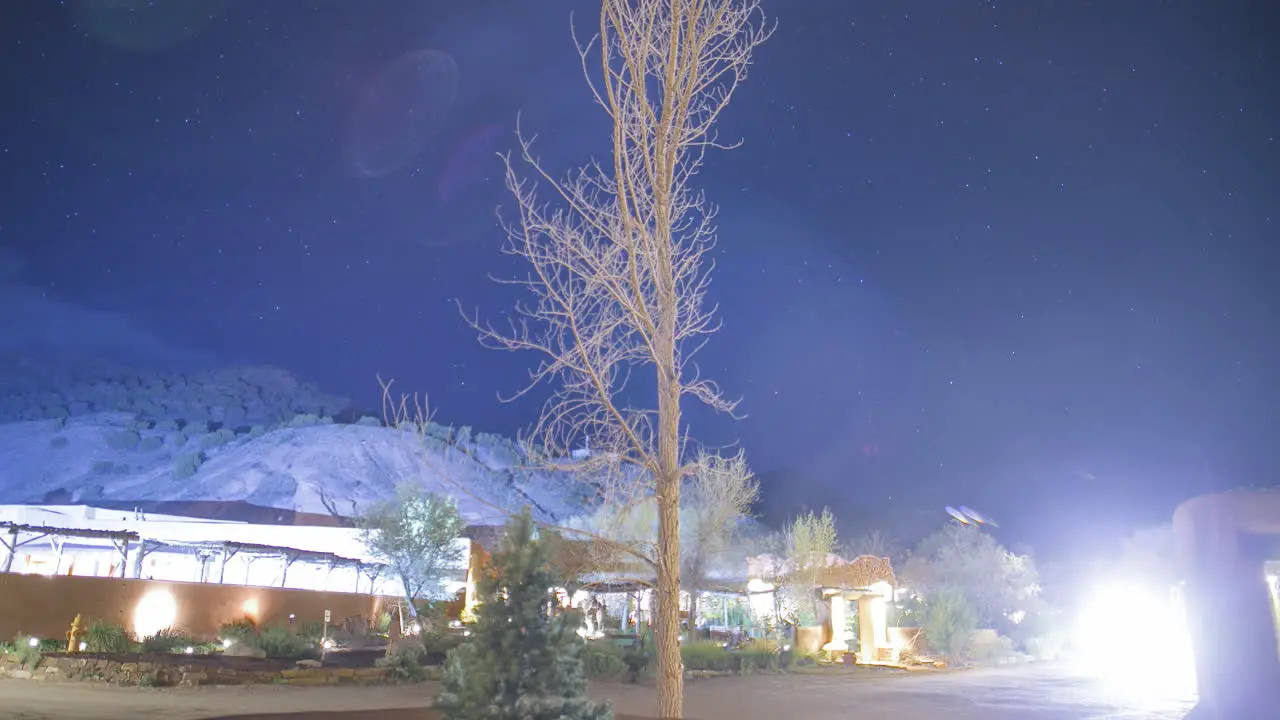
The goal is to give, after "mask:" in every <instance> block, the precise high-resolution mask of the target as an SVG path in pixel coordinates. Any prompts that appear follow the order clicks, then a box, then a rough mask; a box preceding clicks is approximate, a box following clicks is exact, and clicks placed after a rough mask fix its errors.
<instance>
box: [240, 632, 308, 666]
mask: <svg viewBox="0 0 1280 720" xmlns="http://www.w3.org/2000/svg"><path fill="white" fill-rule="evenodd" d="M252 644H254V645H256V646H257V647H258V648H259V649H261V650H262V651H263V652H265V653H266V654H267V657H271V658H284V659H286V660H297V659H301V658H306V657H312V656H314V655H316V654H317V653H318V650H319V648H318V647H317V646H316V644H315V643H313V642H310V641H308V640H307V639H306V638H303V637H299V636H298V635H297V634H296V633H294V632H293V631H292V630H290V629H289V628H286V627H281V626H279V625H268V626H267V627H264V628H262V630H261V631H260V632H259V633H258V637H257V642H256V643H252Z"/></svg>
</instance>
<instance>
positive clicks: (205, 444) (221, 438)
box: [200, 428, 236, 450]
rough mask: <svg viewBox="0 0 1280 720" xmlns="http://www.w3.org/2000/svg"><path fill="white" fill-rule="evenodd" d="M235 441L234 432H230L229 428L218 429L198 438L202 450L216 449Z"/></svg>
mask: <svg viewBox="0 0 1280 720" xmlns="http://www.w3.org/2000/svg"><path fill="white" fill-rule="evenodd" d="M235 439H236V431H235V430H231V429H229V428H218V430H217V431H215V432H212V433H209V434H208V435H205V436H204V437H202V438H200V447H201V448H202V449H204V450H211V449H213V448H216V447H222V446H223V445H226V444H227V443H229V442H231V441H232V440H235Z"/></svg>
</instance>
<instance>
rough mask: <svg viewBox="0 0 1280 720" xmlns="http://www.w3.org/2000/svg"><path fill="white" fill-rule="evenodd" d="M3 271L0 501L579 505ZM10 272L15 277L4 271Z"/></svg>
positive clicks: (495, 442)
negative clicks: (432, 496) (422, 498)
mask: <svg viewBox="0 0 1280 720" xmlns="http://www.w3.org/2000/svg"><path fill="white" fill-rule="evenodd" d="M4 259H5V258H4V257H0V266H3V267H0V271H3V272H0V328H4V330H3V331H0V459H3V463H2V464H0V503H33V502H77V503H79V502H85V503H88V502H98V503H101V504H107V505H111V506H113V507H118V506H121V505H124V506H127V505H128V504H129V503H155V502H183V503H251V504H253V505H258V506H264V507H270V508H277V509H280V510H288V511H295V512H300V513H328V514H331V515H343V516H350V515H351V514H353V513H354V512H357V511H358V510H359V509H360V508H361V507H363V506H365V505H367V504H368V503H370V502H373V501H375V500H379V499H383V498H388V497H390V496H391V495H392V494H393V492H394V489H395V487H396V485H397V484H399V483H402V482H413V483H420V484H422V485H423V486H425V487H426V488H428V489H430V490H432V491H434V492H438V493H442V494H448V495H452V496H454V497H456V498H458V500H459V504H460V506H461V508H462V510H463V513H464V515H466V516H467V518H468V519H469V520H470V521H472V522H489V521H496V520H497V519H500V518H501V512H500V511H499V510H498V508H507V509H517V508H519V507H520V506H522V505H529V506H531V507H532V508H533V510H534V512H535V514H537V515H539V516H542V517H545V518H547V519H557V518H562V517H566V516H569V515H572V514H574V513H575V512H576V509H577V508H578V507H580V499H581V494H580V491H579V489H578V487H579V486H578V485H577V484H576V483H574V482H572V481H571V480H570V479H569V478H567V477H565V476H563V475H557V474H552V473H545V472H538V471H533V470H531V469H528V468H525V467H523V465H522V462H521V456H520V453H519V452H517V450H516V448H515V446H514V444H513V443H511V442H510V441H509V440H507V439H505V438H502V437H499V436H496V435H487V434H483V433H481V434H477V435H474V436H473V435H472V433H471V430H470V429H469V428H458V429H456V430H455V429H452V428H449V427H445V426H442V425H435V424H433V425H431V426H430V427H429V435H428V436H427V437H425V438H423V437H418V436H415V435H412V434H410V433H405V432H401V431H398V430H394V429H391V428H387V427H384V426H383V424H382V423H381V422H380V421H379V420H378V419H375V418H371V417H358V416H357V415H355V414H353V413H352V412H351V411H350V410H349V409H348V407H347V403H346V401H345V400H343V399H341V398H337V397H334V396H332V395H329V394H326V393H324V392H322V391H320V390H319V389H318V388H316V387H314V386H312V385H309V384H307V383H304V382H302V381H300V380H299V379H298V378H296V377H294V376H293V375H291V374H290V373H288V372H286V371H284V370H280V369H276V368H269V367H259V366H234V367H219V366H218V365H217V364H216V363H215V362H214V361H213V360H212V359H210V358H208V357H205V356H203V355H199V354H196V353H191V352H188V351H185V350H182V349H180V348H174V347H172V346H170V345H168V344H166V343H165V342H164V341H163V340H162V339H160V338H158V337H157V336H155V335H152V334H150V333H148V332H146V331H145V330H143V329H140V328H139V327H137V326H136V325H135V324H134V323H132V322H131V321H130V320H129V319H128V318H126V317H124V316H121V315H116V314H110V313H103V312H98V311H94V310H89V309H86V308H82V307H80V306H77V305H75V304H72V303H67V302H63V301H58V300H54V299H50V298H48V297H46V296H45V294H44V293H43V292H41V291H39V290H37V289H35V288H33V287H31V286H28V285H22V284H20V283H18V282H16V281H15V280H14V276H15V273H14V272H12V267H13V266H14V263H9V264H7V265H6V264H5V263H4V262H3V261H4ZM6 267H8V268H10V270H7V271H6V270H4V268H6Z"/></svg>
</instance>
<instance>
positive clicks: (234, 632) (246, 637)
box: [218, 618, 258, 645]
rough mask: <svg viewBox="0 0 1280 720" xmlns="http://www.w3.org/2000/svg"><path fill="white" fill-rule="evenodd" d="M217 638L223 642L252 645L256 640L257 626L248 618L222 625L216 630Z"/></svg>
mask: <svg viewBox="0 0 1280 720" xmlns="http://www.w3.org/2000/svg"><path fill="white" fill-rule="evenodd" d="M218 637H219V638H221V639H223V640H233V641H239V642H242V643H245V644H248V645H253V644H254V641H255V640H257V638H258V626H257V625H255V624H254V622H253V621H252V620H250V619H249V618H241V619H239V620H232V621H231V622H227V623H222V625H221V626H220V627H219V628H218Z"/></svg>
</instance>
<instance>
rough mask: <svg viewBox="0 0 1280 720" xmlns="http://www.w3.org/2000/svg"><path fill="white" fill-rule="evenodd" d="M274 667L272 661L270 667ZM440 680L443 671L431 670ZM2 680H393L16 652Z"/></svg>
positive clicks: (192, 661)
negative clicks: (30, 662) (28, 659)
mask: <svg viewBox="0 0 1280 720" xmlns="http://www.w3.org/2000/svg"><path fill="white" fill-rule="evenodd" d="M264 665H269V663H264ZM427 670H428V672H429V673H430V677H431V679H438V677H437V676H438V675H439V673H440V672H441V670H442V668H427ZM0 677H9V678H15V679H25V680H42V681H69V682H106V683H113V684H116V685H124V686H130V685H144V686H146V685H153V686H157V687H165V686H173V685H177V686H182V687H196V686H200V685H341V684H353V685H372V684H381V683H386V682H388V681H389V678H388V673H387V670H386V669H384V668H342V667H293V668H280V667H278V666H277V667H269V666H267V667H261V668H253V667H227V666H223V665H219V664H217V663H213V662H209V661H207V660H206V661H203V662H202V660H201V658H200V657H198V656H195V657H189V658H188V657H186V656H174V658H173V659H172V660H170V659H169V658H152V659H146V658H128V657H126V658H120V659H114V658H104V657H76V656H75V655H48V656H45V657H42V658H40V661H39V662H37V663H36V665H35V667H33V668H32V667H23V666H21V665H20V664H19V662H18V656H17V654H16V653H4V654H0Z"/></svg>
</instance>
